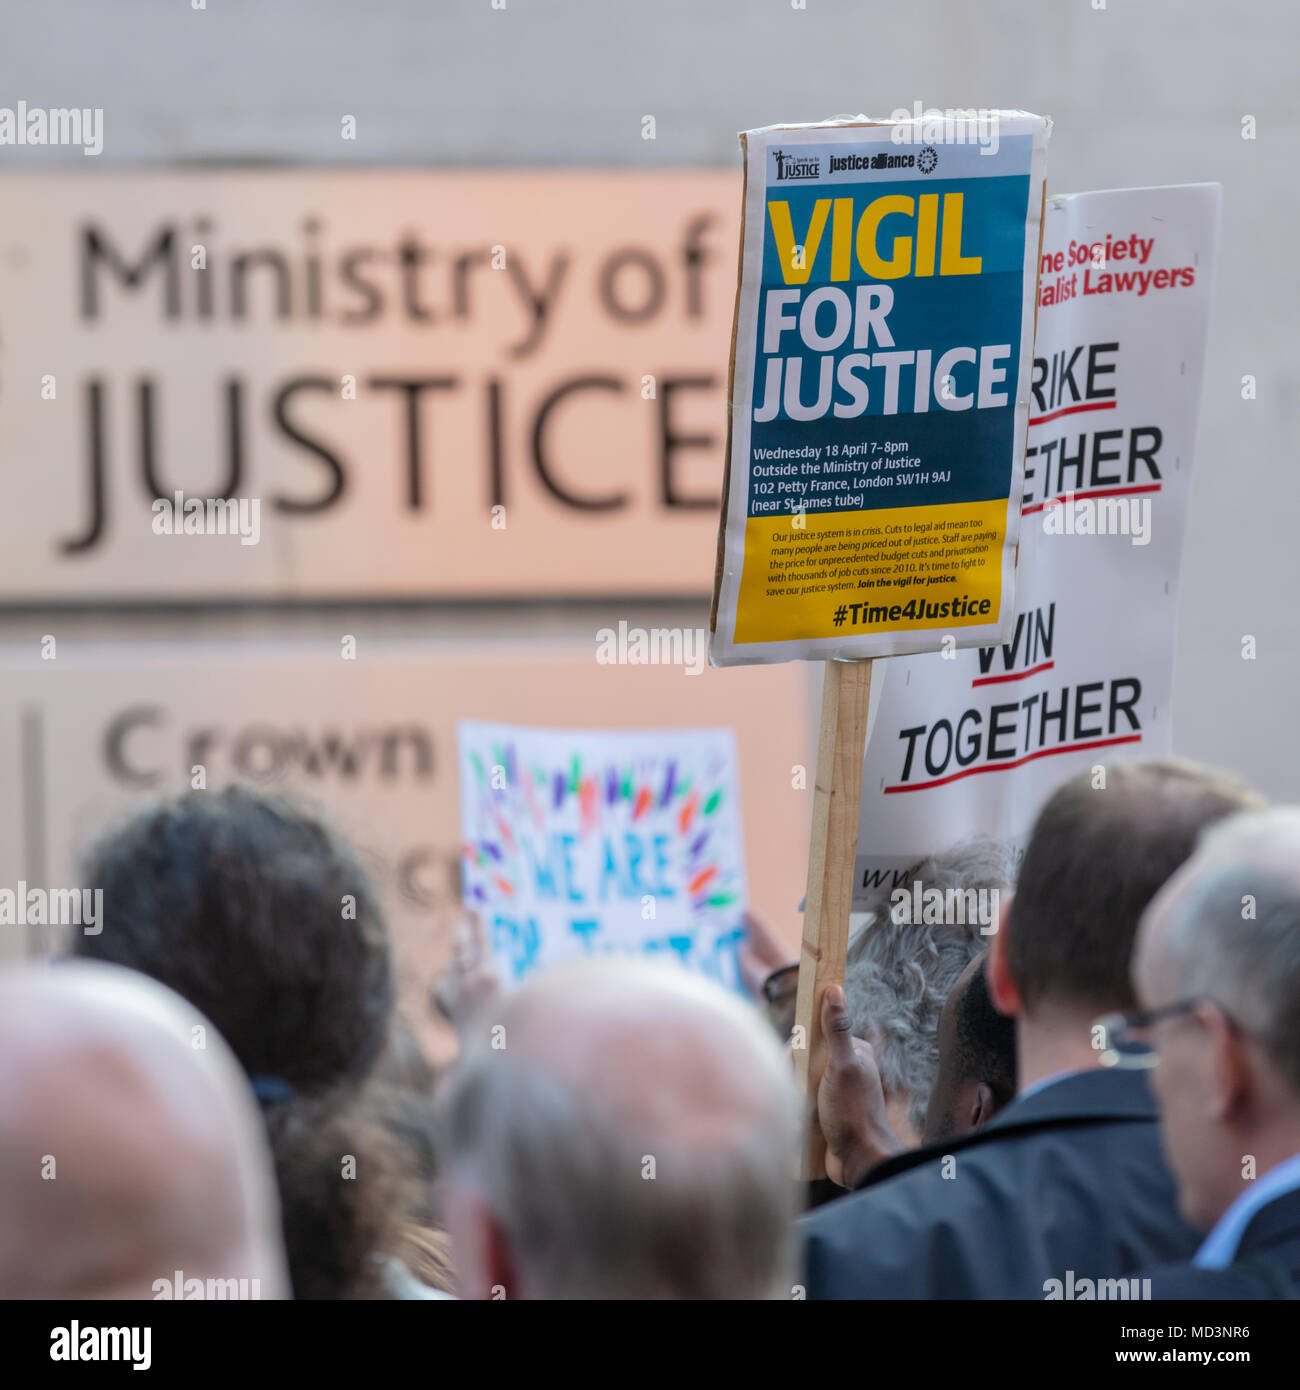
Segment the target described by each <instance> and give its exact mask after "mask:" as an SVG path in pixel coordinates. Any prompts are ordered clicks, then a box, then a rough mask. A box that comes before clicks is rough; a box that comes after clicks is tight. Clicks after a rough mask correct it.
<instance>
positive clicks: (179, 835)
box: [73, 787, 393, 1094]
mask: <svg viewBox="0 0 1300 1390" xmlns="http://www.w3.org/2000/svg"><path fill="white" fill-rule="evenodd" d="M87 881H88V882H89V883H90V884H92V885H93V886H94V887H95V888H101V889H103V893H104V911H103V930H102V931H101V932H100V933H99V934H98V935H95V936H85V935H79V936H78V937H77V938H76V939H75V941H74V943H73V949H74V951H75V952H76V953H77V954H78V955H81V956H87V957H91V958H93V959H97V960H105V961H111V962H113V963H114V964H117V965H125V966H128V967H130V968H131V969H133V970H140V971H143V972H144V973H145V974H146V975H152V976H153V978H154V979H155V980H161V981H162V983H163V984H165V985H168V986H169V987H170V988H172V989H174V990H175V991H176V992H177V993H178V994H180V995H182V996H183V997H184V998H186V999H188V1000H189V1001H190V1002H191V1003H192V1004H193V1005H194V1006H195V1007H196V1008H198V1009H199V1010H200V1011H201V1012H202V1013H205V1014H206V1015H207V1016H208V1017H209V1018H210V1019H212V1021H213V1022H214V1023H215V1024H216V1025H217V1027H218V1028H219V1029H220V1031H221V1033H222V1035H223V1036H224V1037H225V1038H226V1040H227V1041H228V1042H229V1043H230V1045H231V1047H232V1048H233V1049H234V1051H235V1055H236V1056H237V1057H238V1058H239V1060H240V1061H241V1062H242V1063H243V1065H244V1069H245V1070H246V1071H247V1072H248V1074H249V1075H250V1076H252V1077H259V1078H260V1077H269V1078H274V1079H275V1080H276V1081H278V1082H284V1083H287V1085H288V1086H289V1087H290V1088H292V1090H293V1091H294V1092H295V1093H306V1094H313V1093H319V1092H321V1091H323V1090H326V1089H328V1088H329V1087H331V1086H333V1085H335V1084H337V1083H339V1082H344V1081H355V1080H358V1079H360V1078H362V1077H364V1076H365V1075H366V1074H367V1073H368V1072H369V1071H370V1069H371V1067H372V1065H373V1064H374V1062H375V1060H376V1059H377V1057H378V1056H379V1053H380V1052H381V1050H382V1049H383V1047H384V1043H385V1041H386V1037H387V1027H388V1019H389V1012H390V1009H391V1006H392V999H393V980H392V974H391V967H390V962H389V948H388V934H387V930H386V928H385V925H384V919H383V915H382V912H381V909H380V906H379V903H378V900H377V899H376V898H375V896H374V894H373V892H372V890H371V888H370V885H369V882H368V880H367V878H366V875H365V874H364V872H363V871H362V869H361V867H360V865H359V863H358V862H357V860H356V858H355V856H354V855H353V854H352V852H351V850H350V849H349V848H348V847H347V846H346V845H345V844H344V843H343V842H341V841H340V840H338V839H337V838H336V837H335V836H333V835H332V834H331V833H330V832H329V831H328V830H327V829H326V827H325V826H324V825H322V824H321V823H320V822H319V821H317V820H315V819H314V818H312V817H311V816H309V815H307V814H305V813H304V812H303V811H301V810H298V809H297V808H295V807H293V806H292V805H290V804H289V803H287V802H282V801H279V800H276V799H273V798H269V797H263V796H260V795H258V794H257V793H255V792H252V791H249V790H248V789H246V788H243V787H230V788H228V789H226V790H225V791H221V792H199V793H194V794H191V795H190V796H187V797H184V798H182V799H181V800H179V801H174V802H169V803H167V804H165V805H162V806H159V807H156V808H153V809H151V810H148V811H145V812H143V813H141V814H140V815H138V816H136V817H135V818H134V819H133V820H131V821H129V822H128V823H127V824H126V825H125V826H123V827H122V828H121V829H119V830H118V831H116V832H115V833H114V834H111V835H109V836H108V837H107V838H106V839H105V840H103V841H102V842H101V843H100V844H99V845H98V846H97V848H96V849H95V850H94V851H93V853H92V854H91V857H90V862H89V864H88V865H87Z"/></svg>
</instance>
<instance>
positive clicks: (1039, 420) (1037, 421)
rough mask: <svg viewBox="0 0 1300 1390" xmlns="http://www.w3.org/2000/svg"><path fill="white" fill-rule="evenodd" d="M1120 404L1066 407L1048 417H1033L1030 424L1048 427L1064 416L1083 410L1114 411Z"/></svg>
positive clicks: (1087, 402)
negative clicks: (1047, 425)
mask: <svg viewBox="0 0 1300 1390" xmlns="http://www.w3.org/2000/svg"><path fill="white" fill-rule="evenodd" d="M1118 404H1119V402H1118V401H1084V403H1083V404H1082V405H1065V406H1062V407H1061V409H1060V410H1053V411H1050V412H1049V413H1048V414H1046V415H1031V416H1030V417H1029V423H1030V424H1031V425H1046V424H1049V423H1050V422H1051V421H1052V420H1059V419H1060V418H1061V416H1062V415H1077V414H1078V413H1079V412H1080V411H1081V410H1114V409H1115V407H1116V406H1117V405H1118Z"/></svg>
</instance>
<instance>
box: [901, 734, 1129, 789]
mask: <svg viewBox="0 0 1300 1390" xmlns="http://www.w3.org/2000/svg"><path fill="white" fill-rule="evenodd" d="M1141 742H1142V735H1141V734H1126V735H1125V736H1124V737H1123V738H1099V739H1096V740H1095V741H1094V742H1092V743H1070V744H1066V745H1065V746H1064V747H1062V748H1040V749H1039V750H1038V752H1037V753H1029V754H1027V755H1026V756H1025V757H1023V758H1016V759H1015V760H1014V761H1013V762H1009V763H985V764H984V766H983V767H968V768H967V769H966V770H965V771H964V772H954V773H953V774H952V776H951V777H940V778H939V779H938V780H937V781H934V782H917V783H915V784H914V785H913V786H910V787H903V786H898V787H886V788H885V795H886V796H892V795H893V794H894V793H895V792H924V791H929V790H930V788H931V787H946V786H947V785H948V783H949V782H960V781H961V779H962V778H963V777H974V776H975V774H976V773H977V772H1010V771H1011V769H1012V768H1013V767H1023V766H1024V765H1025V764H1026V763H1032V762H1033V761H1034V760H1035V759H1036V758H1054V757H1055V756H1056V755H1057V754H1058V753H1086V752H1087V751H1088V749H1090V748H1114V747H1115V746H1116V744H1120V743H1141Z"/></svg>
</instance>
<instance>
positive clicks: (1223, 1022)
mask: <svg viewBox="0 0 1300 1390" xmlns="http://www.w3.org/2000/svg"><path fill="white" fill-rule="evenodd" d="M1197 1015H1198V1018H1199V1020H1200V1023H1201V1027H1202V1029H1203V1030H1204V1032H1203V1037H1204V1040H1205V1056H1206V1058H1207V1061H1208V1068H1207V1070H1208V1078H1207V1085H1206V1087H1205V1105H1206V1112H1207V1114H1208V1116H1209V1118H1210V1119H1212V1120H1217V1121H1220V1122H1222V1121H1224V1120H1229V1119H1231V1118H1232V1117H1233V1116H1234V1115H1235V1114H1237V1113H1238V1112H1239V1111H1240V1110H1241V1109H1242V1108H1243V1107H1244V1106H1245V1105H1247V1104H1248V1103H1249V1100H1250V1092H1251V1080H1252V1067H1251V1058H1250V1054H1249V1050H1248V1047H1247V1044H1246V1040H1245V1038H1244V1037H1242V1035H1241V1034H1240V1033H1238V1032H1237V1030H1236V1029H1235V1028H1233V1027H1232V1025H1231V1024H1229V1022H1228V1020H1227V1019H1226V1018H1225V1017H1224V1016H1223V1013H1222V1011H1221V1010H1220V1009H1219V1008H1218V1007H1217V1006H1216V1005H1214V1004H1211V1003H1208V1002H1207V1003H1205V1004H1202V1005H1200V1006H1199V1007H1198V1009H1197Z"/></svg>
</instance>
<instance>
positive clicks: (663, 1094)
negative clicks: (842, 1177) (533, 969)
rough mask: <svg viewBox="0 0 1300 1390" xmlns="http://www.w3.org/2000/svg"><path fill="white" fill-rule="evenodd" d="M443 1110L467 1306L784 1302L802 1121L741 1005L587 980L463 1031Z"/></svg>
mask: <svg viewBox="0 0 1300 1390" xmlns="http://www.w3.org/2000/svg"><path fill="white" fill-rule="evenodd" d="M464 1046H465V1050H464V1054H463V1056H462V1058H461V1061H460V1063H459V1065H458V1066H457V1068H456V1071H455V1073H454V1075H453V1077H452V1078H451V1079H450V1081H449V1084H448V1087H447V1089H446V1091H445V1093H444V1095H443V1097H442V1114H443V1120H444V1138H445V1147H446V1159H447V1164H448V1168H449V1173H450V1178H451V1193H452V1197H451V1206H452V1208H453V1209H452V1211H451V1212H450V1220H451V1224H452V1228H453V1237H454V1238H455V1239H456V1241H457V1267H458V1272H459V1275H460V1278H461V1282H462V1287H463V1289H464V1291H465V1292H466V1293H469V1294H479V1295H488V1294H489V1293H490V1292H491V1290H492V1289H493V1287H498V1286H499V1287H501V1288H502V1289H504V1291H505V1292H506V1294H507V1296H510V1297H519V1296H524V1297H543V1298H547V1297H551V1298H553V1297H579V1298H595V1297H642V1298H655V1297H660V1298H708V1297H722V1298H745V1297H762V1296H772V1295H774V1294H785V1295H788V1288H789V1277H790V1273H791V1271H790V1266H789V1260H790V1254H791V1246H790V1241H791V1234H790V1223H791V1220H792V1218H793V1215H794V1211H793V1202H794V1185H793V1182H792V1175H793V1171H794V1169H793V1160H794V1144H795V1134H796V1114H797V1106H796V1104H795V1100H794V1090H793V1085H792V1082H791V1078H790V1068H789V1064H788V1063H787V1061H786V1059H785V1058H784V1056H783V1055H782V1053H781V1051H780V1049H779V1047H777V1045H776V1043H775V1042H774V1040H773V1039H772V1038H771V1036H770V1035H769V1033H768V1030H767V1029H766V1028H765V1027H764V1025H763V1023H762V1021H761V1020H760V1019H759V1018H758V1016H757V1015H756V1014H755V1013H754V1012H753V1011H752V1009H750V1008H749V1007H748V1006H747V1005H745V1004H743V1003H742V1002H741V1001H740V1000H739V999H737V998H735V997H734V996H731V995H729V994H727V993H726V992H725V991H723V990H721V989H719V988H718V987H717V986H716V985H713V984H711V983H710V982H708V981H706V980H704V979H702V978H700V977H699V976H695V975H692V974H689V973H688V972H686V971H684V970H680V969H675V968H671V967H666V966H656V965H652V964H648V963H645V962H642V961H638V960H628V959H620V958H610V959H608V960H604V961H593V962H584V963H583V964H581V965H575V966H569V967H564V968H562V969H558V970H555V971H552V972H549V973H547V974H543V975H541V976H538V977H537V978H536V979H535V980H533V981H531V982H530V983H528V984H527V985H525V986H524V987H523V988H522V989H521V990H519V991H518V992H517V993H516V994H514V995H512V996H509V997H508V998H506V999H504V1000H499V1001H496V1002H495V1004H494V1005H493V1006H491V1007H490V1009H489V1012H488V1013H487V1014H486V1015H484V1016H482V1017H481V1018H480V1019H479V1020H478V1021H477V1024H476V1025H475V1026H474V1027H472V1028H471V1029H470V1030H468V1032H467V1034H466V1038H465V1044H464Z"/></svg>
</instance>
